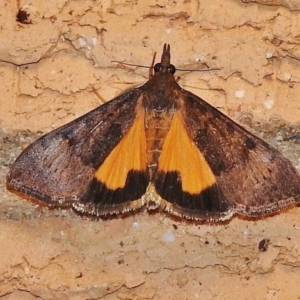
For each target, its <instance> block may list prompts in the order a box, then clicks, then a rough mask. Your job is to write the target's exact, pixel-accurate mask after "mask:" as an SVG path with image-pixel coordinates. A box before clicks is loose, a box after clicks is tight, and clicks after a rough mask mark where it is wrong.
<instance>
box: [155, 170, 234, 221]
mask: <svg viewBox="0 0 300 300" xmlns="http://www.w3.org/2000/svg"><path fill="white" fill-rule="evenodd" d="M155 189H156V192H157V193H158V194H159V195H160V196H161V197H162V198H163V199H164V200H166V201H167V202H169V203H171V204H173V205H176V206H178V207H180V208H182V211H183V212H184V211H185V210H187V211H189V213H191V212H193V214H194V215H195V216H197V215H199V216H202V215H203V216H205V215H210V213H212V214H214V213H222V212H226V211H228V210H229V208H230V205H229V203H228V201H227V200H226V199H225V197H224V195H223V194H222V192H221V190H220V189H219V188H218V186H217V185H216V184H213V185H212V186H211V187H208V188H206V189H205V190H203V191H201V193H199V194H190V193H188V192H186V191H183V190H182V184H181V179H180V176H179V174H178V173H177V172H167V173H165V172H158V173H157V174H156V177H155Z"/></svg>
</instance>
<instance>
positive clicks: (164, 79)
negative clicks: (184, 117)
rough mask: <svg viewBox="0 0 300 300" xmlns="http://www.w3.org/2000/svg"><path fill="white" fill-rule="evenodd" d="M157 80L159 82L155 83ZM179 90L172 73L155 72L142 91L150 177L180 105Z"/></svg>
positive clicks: (155, 167)
mask: <svg viewBox="0 0 300 300" xmlns="http://www.w3.org/2000/svg"><path fill="white" fill-rule="evenodd" d="M157 80H159V82H160V84H157V82H156V81H157ZM154 89H155V91H154ZM180 90H181V88H180V86H179V85H178V84H177V83H176V81H175V78H174V76H173V75H172V74H161V73H157V74H155V75H154V76H153V78H152V79H151V80H150V81H149V82H148V83H147V88H146V91H145V92H144V93H143V100H142V106H143V109H144V111H145V133H146V151H147V164H148V168H149V175H150V178H152V177H153V175H154V173H155V171H156V169H157V163H158V159H159V156H160V153H161V150H162V147H163V144H164V141H165V138H166V136H167V133H168V132H169V128H170V126H171V123H172V119H173V116H174V113H175V112H176V111H177V110H178V109H179V107H180V105H181V103H180V102H179V101H178V99H179V97H178V93H179V92H180Z"/></svg>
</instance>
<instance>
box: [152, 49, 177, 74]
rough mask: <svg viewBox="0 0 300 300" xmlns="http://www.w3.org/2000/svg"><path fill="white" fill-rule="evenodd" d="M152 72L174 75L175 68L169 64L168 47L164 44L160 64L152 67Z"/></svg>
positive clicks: (169, 54)
mask: <svg viewBox="0 0 300 300" xmlns="http://www.w3.org/2000/svg"><path fill="white" fill-rule="evenodd" d="M154 72H155V73H157V72H160V73H170V74H175V72H176V68H175V66H174V65H172V64H171V53H170V45H169V44H164V48H163V53H162V56H161V62H160V63H157V64H156V65H155V66H154Z"/></svg>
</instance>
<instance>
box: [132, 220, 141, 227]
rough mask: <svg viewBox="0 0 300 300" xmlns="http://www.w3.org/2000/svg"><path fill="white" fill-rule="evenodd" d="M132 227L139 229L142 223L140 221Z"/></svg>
mask: <svg viewBox="0 0 300 300" xmlns="http://www.w3.org/2000/svg"><path fill="white" fill-rule="evenodd" d="M132 227H134V228H139V227H140V222H138V221H135V222H133V223H132Z"/></svg>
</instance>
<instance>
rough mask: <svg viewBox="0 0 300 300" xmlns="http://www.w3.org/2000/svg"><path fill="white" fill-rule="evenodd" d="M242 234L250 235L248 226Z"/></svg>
mask: <svg viewBox="0 0 300 300" xmlns="http://www.w3.org/2000/svg"><path fill="white" fill-rule="evenodd" d="M244 235H246V236H249V235H251V230H250V229H249V228H247V229H246V230H244Z"/></svg>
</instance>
